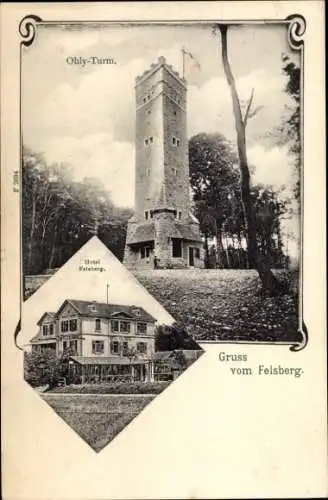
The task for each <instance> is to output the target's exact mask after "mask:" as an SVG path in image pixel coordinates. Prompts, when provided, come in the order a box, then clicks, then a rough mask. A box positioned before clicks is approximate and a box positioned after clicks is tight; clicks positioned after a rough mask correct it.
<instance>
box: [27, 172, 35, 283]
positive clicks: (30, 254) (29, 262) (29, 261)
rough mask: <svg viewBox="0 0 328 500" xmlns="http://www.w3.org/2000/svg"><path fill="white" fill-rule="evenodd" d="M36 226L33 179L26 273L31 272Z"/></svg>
mask: <svg viewBox="0 0 328 500" xmlns="http://www.w3.org/2000/svg"><path fill="white" fill-rule="evenodd" d="M35 226H36V182H35V180H34V181H33V186H32V213H31V229H30V234H29V242H28V245H27V273H31V272H32V271H33V270H32V259H33V247H34V233H35Z"/></svg>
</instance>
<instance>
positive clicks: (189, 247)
mask: <svg viewBox="0 0 328 500" xmlns="http://www.w3.org/2000/svg"><path fill="white" fill-rule="evenodd" d="M135 92H136V142H135V147H136V180H135V213H134V215H133V217H132V218H131V219H130V220H129V222H128V230H127V238H126V245H125V252H124V264H125V265H126V267H128V268H129V269H145V268H146V269H147V268H150V269H151V268H153V267H158V268H186V267H203V245H202V240H201V236H200V232H199V222H198V220H197V219H196V218H195V217H194V216H193V215H192V214H191V212H190V198H189V196H190V195H189V191H190V187H189V164H188V138H187V125H186V121H187V116H186V97H187V96H186V94H187V86H186V81H185V79H183V78H181V77H180V76H179V74H178V73H176V72H175V71H174V70H173V69H172V67H171V66H170V65H168V64H167V63H166V60H165V58H164V57H160V58H159V59H158V61H157V63H155V64H152V65H151V67H150V69H149V70H147V71H145V73H143V74H142V75H141V76H139V77H137V78H136V86H135Z"/></svg>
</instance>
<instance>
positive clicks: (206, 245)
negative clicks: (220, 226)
mask: <svg viewBox="0 0 328 500" xmlns="http://www.w3.org/2000/svg"><path fill="white" fill-rule="evenodd" d="M204 248H205V256H204V265H205V269H209V267H210V254H209V249H208V236H207V234H205V241H204Z"/></svg>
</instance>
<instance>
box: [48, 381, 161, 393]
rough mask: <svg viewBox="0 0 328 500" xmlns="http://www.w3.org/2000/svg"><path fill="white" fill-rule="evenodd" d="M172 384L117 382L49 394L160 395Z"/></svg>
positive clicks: (79, 386) (63, 389)
mask: <svg viewBox="0 0 328 500" xmlns="http://www.w3.org/2000/svg"><path fill="white" fill-rule="evenodd" d="M169 384H170V382H115V383H103V384H83V385H82V384H81V385H69V386H63V387H54V388H53V389H51V390H50V391H48V392H55V393H71V394H72V393H76V394H160V393H161V392H162V391H163V390H164V389H166V387H167V386H168V385H169Z"/></svg>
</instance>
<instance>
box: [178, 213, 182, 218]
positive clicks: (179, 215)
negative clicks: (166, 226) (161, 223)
mask: <svg viewBox="0 0 328 500" xmlns="http://www.w3.org/2000/svg"><path fill="white" fill-rule="evenodd" d="M181 217H182V213H181V212H178V218H179V219H180V220H181Z"/></svg>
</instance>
